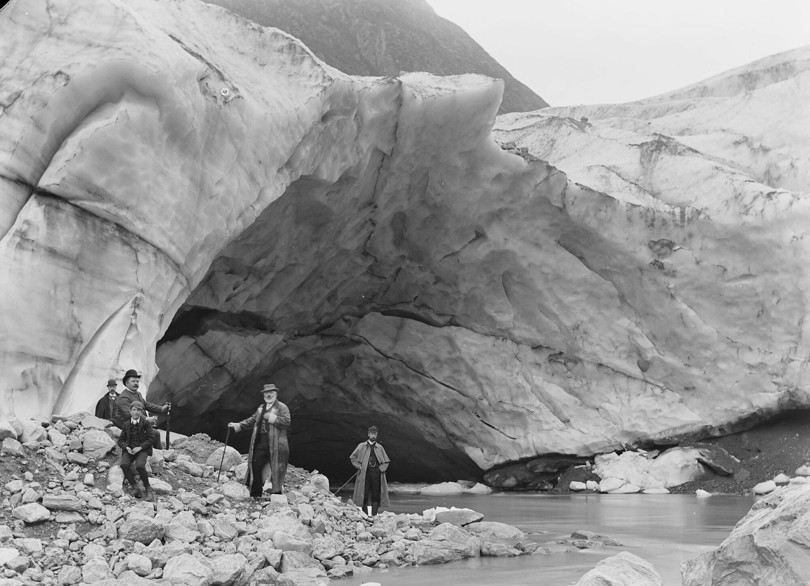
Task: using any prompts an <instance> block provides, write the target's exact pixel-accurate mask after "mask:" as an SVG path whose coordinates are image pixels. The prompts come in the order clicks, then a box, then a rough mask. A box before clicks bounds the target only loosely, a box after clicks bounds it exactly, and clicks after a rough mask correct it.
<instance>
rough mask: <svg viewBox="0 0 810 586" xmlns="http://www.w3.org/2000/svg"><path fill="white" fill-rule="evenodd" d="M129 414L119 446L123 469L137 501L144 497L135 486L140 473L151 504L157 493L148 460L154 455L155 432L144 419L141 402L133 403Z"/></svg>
mask: <svg viewBox="0 0 810 586" xmlns="http://www.w3.org/2000/svg"><path fill="white" fill-rule="evenodd" d="M129 413H130V415H129V417H128V418H127V420H126V421H125V422H124V425H122V426H121V435H120V436H119V437H118V446H119V447H120V448H121V469H122V470H123V471H124V477H125V478H126V479H127V482H129V486H130V490H131V491H132V492H133V494H134V495H135V498H137V499H139V498H141V497H142V496H143V493H142V492H141V489H140V488H138V486H137V484H135V483H136V480H135V472H137V473H138V476H140V477H141V482H142V483H143V488H144V490H145V491H146V500H148V501H150V502H151V501H154V500H155V493H154V492H152V487H151V486H149V473H148V472H147V471H146V459H147V458H148V457H149V456H150V455H151V454H152V444H153V443H154V442H155V430H154V429H152V426H151V425H150V424H149V422H148V421H147V420H146V417H144V412H143V403H141V402H140V401H133V402H132V405H130V410H129Z"/></svg>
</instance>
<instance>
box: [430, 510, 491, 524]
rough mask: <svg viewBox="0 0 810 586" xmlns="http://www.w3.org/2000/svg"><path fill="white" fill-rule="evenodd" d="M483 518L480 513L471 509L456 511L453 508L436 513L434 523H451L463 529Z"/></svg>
mask: <svg viewBox="0 0 810 586" xmlns="http://www.w3.org/2000/svg"><path fill="white" fill-rule="evenodd" d="M483 518H484V515H483V514H482V513H479V512H477V511H473V510H472V509H456V508H455V507H453V508H451V509H445V510H437V511H436V517H435V520H436V523H452V524H453V525H458V526H459V527H463V526H464V525H469V524H470V523H475V522H476V521H480V520H481V519H483Z"/></svg>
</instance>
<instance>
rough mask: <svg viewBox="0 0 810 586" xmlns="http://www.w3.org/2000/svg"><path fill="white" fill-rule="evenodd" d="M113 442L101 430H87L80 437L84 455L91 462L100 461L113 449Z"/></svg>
mask: <svg viewBox="0 0 810 586" xmlns="http://www.w3.org/2000/svg"><path fill="white" fill-rule="evenodd" d="M115 445H116V444H115V441H114V440H113V439H112V438H111V437H110V435H109V434H108V433H107V432H106V431H103V430H101V429H89V430H87V431H86V432H85V433H84V436H83V437H82V449H83V452H84V455H85V456H87V457H88V458H90V459H92V460H100V459H101V458H103V457H104V456H106V455H107V454H108V453H110V451H111V450H112V449H113V448H114V447H115Z"/></svg>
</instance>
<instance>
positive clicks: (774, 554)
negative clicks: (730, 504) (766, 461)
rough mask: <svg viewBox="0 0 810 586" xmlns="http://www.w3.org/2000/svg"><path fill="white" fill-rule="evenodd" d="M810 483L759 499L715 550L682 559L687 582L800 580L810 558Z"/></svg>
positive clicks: (794, 584) (795, 583) (750, 585)
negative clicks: (693, 557)
mask: <svg viewBox="0 0 810 586" xmlns="http://www.w3.org/2000/svg"><path fill="white" fill-rule="evenodd" d="M808 511H810V485H795V486H794V485H790V486H787V487H785V488H780V489H778V490H775V491H774V492H772V493H771V494H769V495H768V496H766V497H763V498H762V499H760V500H758V501H757V502H756V503H755V504H754V506H753V507H751V510H750V511H749V512H748V514H747V515H746V516H745V517H743V519H742V520H740V521H739V522H738V523H737V525H735V527H734V529H732V531H731V534H730V535H729V536H728V537H727V538H726V539H725V540H723V542H722V543H721V544H720V547H718V548H717V549H716V550H714V551H711V552H707V553H704V554H702V555H700V556H698V557H697V558H695V559H693V560H689V561H687V562H685V563H684V564H682V565H681V578H682V584H683V586H706V585H710V584H734V585H735V586H800V585H802V586H803V585H805V584H807V560H808V559H810V514H809V513H808Z"/></svg>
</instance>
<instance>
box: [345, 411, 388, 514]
mask: <svg viewBox="0 0 810 586" xmlns="http://www.w3.org/2000/svg"><path fill="white" fill-rule="evenodd" d="M349 459H350V460H351V461H352V466H354V467H355V468H357V470H358V472H357V480H355V482H354V493H353V494H352V501H353V502H354V504H356V505H357V506H358V507H361V508H362V509H363V510H364V511H366V512H367V513H368V514H369V515H376V514H377V511H378V510H379V509H380V505H382V506H384V507H387V506H390V503H389V501H388V481H387V480H386V479H385V471H386V470H388V464H389V463H390V462H391V460H390V459H389V458H388V454H386V453H385V448H383V447H382V444H380V443H378V442H377V427H376V426H375V425H372V426H371V427H369V428H368V440H366V441H364V442H363V443H361V444H358V445H357V447H356V448H355V449H354V451H353V452H352V455H351V456H349Z"/></svg>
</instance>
